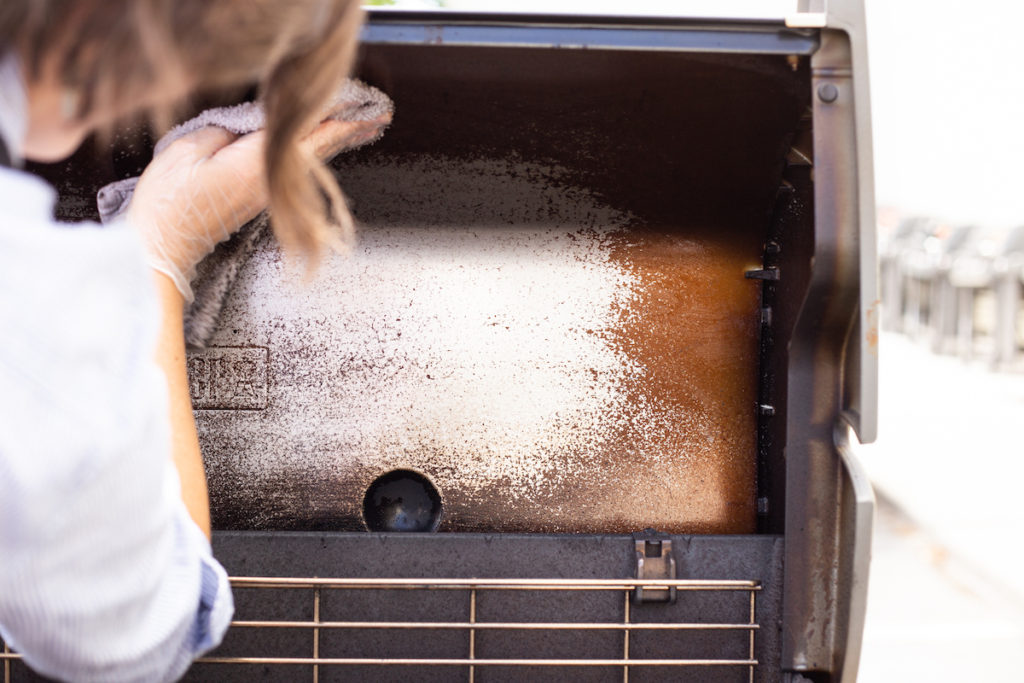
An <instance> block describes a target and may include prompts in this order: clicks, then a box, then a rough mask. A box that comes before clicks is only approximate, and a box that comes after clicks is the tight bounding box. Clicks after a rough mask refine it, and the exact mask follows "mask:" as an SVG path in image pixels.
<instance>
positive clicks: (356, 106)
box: [96, 80, 394, 349]
mask: <svg viewBox="0 0 1024 683" xmlns="http://www.w3.org/2000/svg"><path fill="white" fill-rule="evenodd" d="M328 111H333V113H332V114H331V116H330V118H333V119H336V120H338V121H352V122H356V121H377V120H379V119H382V118H384V117H386V120H387V121H390V116H391V114H392V113H393V111H394V103H393V102H392V101H391V98H389V97H388V96H387V95H385V94H384V93H383V92H381V91H380V90H377V89H376V88H374V87H371V86H369V85H366V84H365V83H363V82H361V81H357V80H348V81H345V83H344V85H343V86H342V87H341V89H340V90H339V91H338V94H337V95H336V96H335V98H334V99H333V100H332V102H331V104H330V105H328ZM265 125H266V115H265V113H264V111H263V105H262V104H261V103H259V102H245V103H243V104H238V105H235V106H233V107H218V108H215V109H207V110H206V111H204V112H202V113H201V114H199V115H198V116H196V117H195V118H192V119H189V120H188V121H186V122H184V123H182V124H180V125H178V126H175V127H174V128H172V129H171V130H170V131H168V132H167V134H166V135H164V136H163V137H162V138H160V140H159V141H158V142H157V143H156V146H155V147H154V150H153V154H154V156H155V155H157V154H159V153H160V152H161V151H163V150H164V148H166V147H167V146H168V145H169V144H171V143H172V142H174V141H175V140H177V139H178V138H180V137H182V136H184V135H187V134H189V133H191V132H193V131H196V130H199V129H200V128H204V127H206V126H217V127H218V128H224V129H226V130H229V131H231V132H232V133H235V134H237V135H245V134H247V133H252V132H254V131H257V130H260V129H261V128H263V127H264V126H265ZM384 128H385V126H381V128H380V132H379V133H378V135H377V136H376V137H375V138H372V139H362V140H360V141H359V142H358V143H357V144H353V145H350V146H348V147H344V148H342V149H341V150H339V153H340V152H342V151H345V150H347V149H354V148H355V147H361V146H363V145H366V144H369V143H371V142H374V141H376V140H377V139H379V138H380V135H381V134H383V132H384ZM138 182H139V179H138V178H126V179H125V180H119V181H117V182H113V183H110V184H109V185H106V186H104V187H103V188H101V189H100V191H99V192H98V193H97V195H96V204H97V207H98V208H99V213H100V220H101V221H102V222H104V223H107V222H109V221H111V220H113V219H114V218H116V217H117V216H119V215H121V214H122V213H123V212H124V211H125V210H126V209H127V208H128V203H129V202H130V201H131V198H132V193H133V192H134V191H135V185H136V184H137V183H138ZM268 226H269V219H268V217H267V212H266V211H263V212H262V213H260V215H258V216H256V218H254V219H252V220H251V221H249V222H248V223H246V224H245V225H244V226H243V227H242V229H241V230H239V231H238V232H237V233H235V234H234V235H232V236H231V238H230V239H228V240H226V241H224V242H222V243H221V244H219V245H217V248H216V249H214V250H213V252H212V253H211V254H210V255H209V256H207V257H206V258H205V259H203V261H201V262H200V263H199V265H198V266H196V276H195V277H194V278H193V279H192V283H191V284H192V293H193V295H194V296H195V299H194V300H193V301H192V303H191V304H190V305H189V306H188V307H187V308H186V310H185V342H186V343H187V344H188V345H189V346H190V347H192V348H199V349H202V348H206V345H207V343H209V341H210V337H211V336H213V333H214V331H215V330H216V328H217V321H218V320H219V318H220V311H221V308H222V307H223V306H224V301H225V300H226V299H227V295H228V292H230V291H231V286H232V285H233V284H234V282H235V278H236V277H237V276H238V272H239V271H240V270H241V268H242V266H244V265H245V263H246V261H248V259H249V257H250V256H251V255H252V253H253V251H254V250H255V248H256V245H257V244H258V243H259V241H260V239H261V238H262V237H264V235H267V234H269V232H270V231H269V230H268V229H267V228H268Z"/></svg>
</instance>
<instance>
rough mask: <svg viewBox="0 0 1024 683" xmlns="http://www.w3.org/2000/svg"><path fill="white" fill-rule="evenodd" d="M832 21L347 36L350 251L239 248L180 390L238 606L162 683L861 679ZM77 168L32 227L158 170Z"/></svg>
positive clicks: (851, 270)
mask: <svg viewBox="0 0 1024 683" xmlns="http://www.w3.org/2000/svg"><path fill="white" fill-rule="evenodd" d="M806 4H808V3H801V5H802V6H803V5H806ZM819 4H820V3H809V5H812V6H817V5H819ZM827 5H828V8H827V10H826V11H825V13H824V14H817V13H814V12H812V13H810V14H807V13H801V14H798V15H796V16H795V17H791V18H790V19H793V20H794V21H795V23H793V21H788V22H787V23H783V22H774V21H754V20H751V21H731V20H722V21H718V20H715V21H711V20H702V21H695V20H685V19H678V20H677V19H664V20H662V19H655V18H651V19H642V20H641V19H619V18H610V17H605V18H581V17H572V18H565V17H561V18H560V17H550V16H545V17H531V16H527V15H516V16H501V15H473V14H455V13H451V14H447V13H445V14H435V13H427V14H419V13H410V12H381V13H374V14H371V18H370V22H369V23H368V25H367V29H366V33H365V34H364V40H363V49H362V52H361V57H360V64H359V67H358V74H359V76H360V77H361V78H363V79H364V80H365V81H367V82H368V83H371V84H373V85H376V86H378V87H380V88H381V89H382V90H383V91H385V92H387V93H388V94H389V95H390V96H391V97H392V98H393V99H394V101H395V103H396V117H395V122H394V125H393V126H392V127H391V128H390V129H389V130H388V131H387V134H386V135H385V137H384V138H383V139H382V140H381V141H380V142H379V143H377V144H376V145H374V146H373V147H371V148H367V149H362V150H358V151H356V152H354V153H352V154H347V155H345V156H343V157H342V158H340V159H339V160H336V161H335V162H334V169H335V171H336V172H337V173H338V175H339V178H340V179H341V185H342V187H343V188H344V190H345V192H346V194H347V196H348V198H349V200H350V203H351V206H352V209H353V213H354V215H355V217H356V219H357V220H358V221H359V223H360V227H361V230H360V235H361V241H360V243H359V247H358V248H357V249H356V251H355V252H354V253H353V254H352V256H351V257H350V258H348V259H327V260H326V261H325V263H324V264H323V265H322V267H321V270H320V271H319V276H318V280H317V281H316V283H315V284H314V285H312V286H307V287H304V288H302V289H294V288H292V286H291V285H292V280H291V279H289V278H291V275H289V273H288V272H287V269H285V268H283V267H282V260H281V259H282V257H281V254H280V253H279V250H278V248H277V246H276V245H275V244H274V243H273V242H272V241H270V240H267V241H265V242H261V243H260V244H257V245H256V248H255V252H254V254H253V255H252V257H251V259H250V260H249V261H248V262H247V263H245V264H244V265H243V266H242V267H241V268H240V270H239V274H238V279H237V281H236V282H235V285H234V287H233V289H232V292H231V293H230V294H229V296H228V298H227V299H226V301H225V304H224V309H223V315H222V316H221V319H220V324H219V327H218V329H217V330H216V331H215V333H214V335H213V337H212V339H211V343H210V346H209V347H208V348H207V349H206V350H204V351H195V352H193V353H192V354H191V356H190V359H189V370H190V381H191V389H192V394H193V400H194V407H195V408H196V421H197V427H198V433H199V436H200V441H201V444H202V449H203V454H204V458H205V460H206V468H207V474H208V477H209V483H210V498H211V513H212V519H213V526H214V534H213V547H214V552H215V555H216V556H217V557H218V558H219V559H220V560H221V561H222V563H223V564H224V566H225V568H226V569H227V571H228V573H229V575H231V576H235V577H239V578H236V579H235V586H236V589H235V597H236V605H237V611H236V619H237V620H238V621H237V622H236V624H235V627H234V628H232V629H231V630H230V631H229V633H228V635H227V637H226V639H225V641H224V643H223V645H222V646H221V647H219V648H218V649H217V650H216V651H215V652H212V653H210V656H209V657H208V658H207V659H206V660H204V661H203V662H200V663H198V664H197V665H196V666H195V667H194V668H193V669H192V670H191V671H190V672H189V674H188V677H189V678H188V680H196V681H206V680H210V681H218V682H223V681H228V682H230V681H246V682H248V681H253V680H261V681H271V680H280V681H288V682H289V683H290V682H291V681H295V680H306V681H316V682H317V683H320V681H328V680H373V681H387V680H394V681H406V680H409V679H410V678H412V679H415V680H416V681H418V682H419V681H435V680H436V681H449V680H465V679H466V678H469V679H470V680H474V681H475V680H484V681H491V680H529V681H536V680H566V679H570V680H573V681H578V680H580V681H588V680H595V681H596V680H601V681H606V680H607V681H611V680H618V679H619V678H623V679H625V678H627V677H628V678H629V679H631V680H633V681H637V680H644V681H646V680H665V681H676V680H686V681H702V682H708V681H710V682H714V683H717V682H719V681H723V682H724V681H746V682H747V683H750V681H765V682H768V683H772V682H774V681H779V680H785V679H787V678H790V677H792V676H793V675H797V676H798V677H799V676H804V677H808V678H813V679H814V680H815V681H828V682H829V683H836V682H837V681H841V680H842V681H846V680H853V679H854V678H855V677H856V660H857V657H858V654H859V634H860V630H861V628H862V624H863V612H864V605H865V602H864V586H865V580H866V571H867V550H868V547H869V543H870V521H871V510H872V496H871V490H870V486H869V485H868V483H867V480H866V479H865V478H864V476H863V473H862V472H861V471H860V470H859V468H858V466H857V465H856V459H855V457H854V455H853V450H852V447H853V440H852V437H851V432H850V430H849V429H848V428H847V427H848V426H849V427H852V428H853V429H854V430H856V432H857V434H858V435H860V436H861V437H863V438H865V439H867V440H871V439H873V438H874V435H873V433H874V413H875V407H874V401H875V386H874V379H875V373H876V369H877V367H876V365H877V362H876V355H877V321H876V314H877V301H876V296H875V291H874V290H875V286H874V269H875V266H876V259H875V253H874V233H873V225H874V220H873V198H872V196H871V187H870V184H871V183H870V180H871V179H870V172H871V164H870V139H871V138H870V127H869V125H868V123H869V121H868V120H867V118H866V117H867V113H868V112H869V110H870V106H869V102H868V100H867V91H866V85H867V83H866V80H865V76H866V73H865V72H864V68H865V66H866V62H865V58H864V53H863V51H862V50H861V48H862V47H863V36H862V35H860V34H858V33H856V32H855V31H854V32H852V33H848V32H846V29H845V28H844V29H843V30H839V29H835V28H832V26H833V23H835V22H834V21H833V20H834V16H833V14H834V15H835V16H836V17H842V18H843V20H842V21H841V22H838V23H837V24H836V25H841V26H843V27H849V26H856V25H858V22H859V17H860V6H859V4H858V3H857V2H856V1H855V0H830V2H829V3H827ZM823 26H824V28H822V27H823ZM581 47H585V48H587V49H578V48H581ZM210 104H213V103H210ZM88 148H89V146H88V145H86V149H84V150H83V152H82V153H81V155H80V156H79V157H78V159H76V160H75V161H74V162H73V163H70V164H61V165H59V166H54V167H51V168H49V169H37V170H38V171H39V172H41V173H43V174H44V175H48V177H49V178H50V180H51V181H52V182H54V184H55V185H56V186H58V188H59V190H60V193H61V204H60V206H58V214H59V215H61V216H65V217H71V218H82V217H88V215H87V213H83V207H90V208H89V209H88V211H90V212H91V211H92V209H91V207H92V206H93V205H94V198H95V190H96V187H97V185H101V184H103V183H105V182H107V181H108V180H111V179H113V178H111V175H112V174H113V175H114V176H127V175H135V174H137V173H138V172H139V170H140V167H141V165H142V164H143V163H144V162H145V161H146V160H147V159H148V158H149V156H150V155H149V151H148V150H147V149H145V146H144V145H141V146H136V147H134V148H132V149H129V150H126V151H123V152H122V151H119V152H117V153H115V154H114V155H113V159H105V160H99V161H97V160H96V159H92V160H91V161H90V160H89V159H88V158H86V157H88V155H89V154H90V152H91V153H92V154H93V156H95V154H94V150H90V149H88ZM101 162H102V163H101ZM90 164H91V165H90ZM69 168H70V169H72V170H73V172H68V169H69ZM648 528H653V529H657V532H651V533H648V532H646V531H645V532H639V530H641V529H648ZM413 530H421V531H424V532H434V533H408V532H411V531H413ZM641 537H642V538H641ZM641 543H643V544H644V550H643V552H641V551H640V549H639V547H640V546H639V544H641ZM259 577H262V578H259ZM314 577H339V578H314ZM340 577H344V578H340ZM384 577H388V578H384ZM645 582H648V583H645ZM631 596H632V597H631ZM673 598H674V599H673ZM4 663H5V667H6V668H7V669H10V676H9V677H10V679H11V680H24V677H22V678H19V677H18V676H20V675H21V673H24V674H25V676H28V673H27V669H25V668H24V665H23V664H22V663H21V662H17V661H16V660H13V659H12V658H11V657H9V656H5V660H4ZM19 672H21V673H19ZM5 673H6V672H5ZM29 680H31V679H29Z"/></svg>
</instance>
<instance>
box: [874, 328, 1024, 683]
mask: <svg viewBox="0 0 1024 683" xmlns="http://www.w3.org/2000/svg"><path fill="white" fill-rule="evenodd" d="M881 352H882V356H881V363H882V368H881V370H882V372H881V378H880V395H881V405H880V409H881V424H880V432H879V442H878V443H877V444H875V445H872V446H869V447H865V448H864V449H863V453H862V460H863V462H864V464H865V466H866V467H867V469H868V471H869V473H870V475H871V477H872V479H873V481H874V482H875V486H876V490H877V492H878V494H879V499H880V500H879V514H878V517H877V520H876V528H875V542H874V558H873V564H872V574H871V584H870V589H869V600H868V620H867V628H866V631H865V643H864V653H863V656H862V659H861V675H860V680H861V681H863V682H866V683H874V682H888V681H936V682H938V681H985V682H986V683H993V682H996V681H1000V682H1001V681H1007V682H1010V681H1013V682H1014V683H1016V682H1019V681H1024V671H1022V670H1021V669H1022V667H1021V665H1020V663H1019V662H1018V661H1017V659H1016V657H1017V656H1018V653H1019V652H1020V651H1021V650H1022V649H1024V571H1022V568H1024V534H1022V529H1024V495H1021V493H1022V483H1024V457H1022V456H1024V447H1022V446H1021V442H1022V431H1024V374H997V373H992V372H990V371H988V369H987V368H985V367H983V366H981V365H966V364H964V363H962V362H960V361H959V360H956V359H953V358H946V357H940V356H935V355H933V354H931V353H929V352H928V351H927V350H926V349H925V348H924V347H923V346H920V345H917V344H915V343H913V342H911V341H909V340H907V339H906V338H904V337H901V336H898V335H891V334H890V335H883V338H882V342H881Z"/></svg>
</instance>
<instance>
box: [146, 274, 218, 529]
mask: <svg viewBox="0 0 1024 683" xmlns="http://www.w3.org/2000/svg"><path fill="white" fill-rule="evenodd" d="M153 275H154V278H155V280H156V290H157V298H158V299H159V301H160V308H161V324H160V337H159V338H158V341H157V348H156V362H157V365H159V366H160V368H161V369H162V370H163V371H164V374H165V375H167V398H168V402H169V409H170V410H169V412H170V424H171V448H172V455H173V458H174V466H175V467H176V468H177V469H178V477H179V478H180V479H181V498H182V500H183V501H184V502H185V507H186V508H187V509H188V512H189V515H191V517H192V519H193V521H195V523H196V526H198V527H199V528H200V529H201V530H202V532H203V533H204V534H206V537H207V538H209V537H210V503H209V499H208V497H207V492H206V471H205V469H204V468H203V458H202V456H201V455H200V452H199V438H198V436H197V434H196V424H195V420H194V419H193V418H192V403H191V400H190V396H189V389H188V375H187V372H186V367H185V335H184V331H183V329H182V308H183V305H184V302H183V299H182V296H181V292H179V291H178V288H177V287H176V286H175V284H174V282H173V281H172V280H171V279H170V278H169V277H167V276H166V275H164V274H163V273H161V272H158V271H154V272H153Z"/></svg>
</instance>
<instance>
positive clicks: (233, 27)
mask: <svg viewBox="0 0 1024 683" xmlns="http://www.w3.org/2000/svg"><path fill="white" fill-rule="evenodd" d="M361 22H362V11H361V9H360V7H359V0H2V1H0V47H3V48H6V49H12V48H13V49H15V50H17V52H18V54H19V55H20V57H21V59H22V60H23V63H24V65H25V68H26V70H27V71H28V73H29V74H30V75H38V74H39V72H40V70H41V69H42V68H43V67H44V65H47V68H55V69H56V70H57V73H59V74H60V78H61V81H62V83H63V84H64V85H65V86H66V87H68V88H69V89H71V90H73V91H74V92H75V93H76V94H77V95H78V103H79V106H78V111H77V112H76V115H77V116H78V117H80V118H83V119H85V118H89V117H90V116H91V115H93V114H95V113H96V112H105V111H119V112H129V111H132V110H137V109H138V108H139V107H138V106H135V105H133V103H136V102H142V101H145V100H146V99H147V98H148V97H151V95H152V93H153V92H155V91H156V90H155V89H159V88H163V89H165V91H166V92H184V91H186V90H193V91H204V90H205V91H210V90H216V89H221V88H233V87H239V86H244V85H249V84H258V86H259V88H260V92H261V95H262V97H263V99H264V102H265V106H266V111H267V142H266V149H265V160H266V169H267V171H266V174H267V178H266V179H267V187H268V189H269V198H270V212H271V218H272V221H273V225H274V230H275V232H276V233H277V235H278V238H279V239H280V240H281V241H282V243H283V244H284V245H285V247H288V248H298V249H300V250H302V251H304V252H306V253H308V254H310V255H312V256H314V257H315V255H316V254H317V253H318V251H319V247H320V246H321V245H323V244H325V243H347V242H348V241H349V240H350V239H351V237H352V222H351V218H350V216H349V213H348V210H347V209H346V207H345V202H344V200H343V197H342V195H341V192H340V190H339V188H338V185H337V182H336V181H335V180H334V176H333V175H332V174H331V173H330V171H328V170H327V168H326V167H325V166H324V165H323V164H321V163H320V162H319V161H317V160H316V159H315V158H313V157H312V155H311V154H306V153H304V152H303V151H302V150H301V149H300V148H299V146H298V144H297V143H298V140H299V139H300V138H301V137H302V136H303V135H305V134H306V133H308V132H309V131H310V130H311V128H312V127H313V125H315V123H316V122H317V119H318V117H319V114H320V112H321V110H322V109H323V107H324V106H325V105H326V104H327V103H328V101H329V100H330V98H331V96H332V95H333V94H334V93H335V91H336V89H337V88H338V86H339V85H340V83H341V81H342V80H343V79H344V77H345V76H347V75H348V73H349V71H350V69H351V65H352V61H353V59H354V55H355V49H356V44H357V41H358V32H359V27H360V24H361ZM149 113H150V114H151V115H152V116H153V117H154V120H157V121H161V122H164V123H165V122H166V121H167V120H168V116H169V109H168V107H166V106H165V107H161V108H159V109H157V110H155V111H150V112H149Z"/></svg>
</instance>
